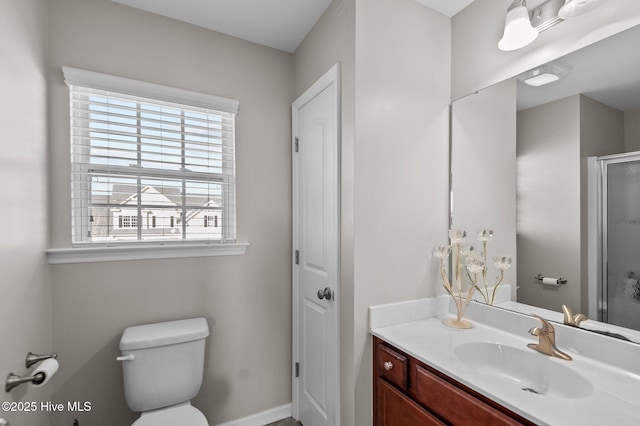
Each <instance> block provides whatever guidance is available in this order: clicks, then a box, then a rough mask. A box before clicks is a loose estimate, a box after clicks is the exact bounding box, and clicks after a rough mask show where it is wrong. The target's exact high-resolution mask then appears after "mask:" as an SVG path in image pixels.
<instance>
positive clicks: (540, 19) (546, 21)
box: [531, 0, 564, 33]
mask: <svg viewBox="0 0 640 426" xmlns="http://www.w3.org/2000/svg"><path fill="white" fill-rule="evenodd" d="M563 5H564V0H548V1H546V2H544V3H542V4H541V5H540V6H538V7H536V8H535V9H533V11H532V12H531V25H533V28H535V29H536V30H538V32H539V33H541V32H543V31H546V30H548V29H549V28H551V27H553V26H555V25H557V24H559V23H560V22H562V19H560V17H559V16H558V11H559V10H560V8H561V7H562V6H563Z"/></svg>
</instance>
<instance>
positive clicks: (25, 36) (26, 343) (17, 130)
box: [0, 0, 55, 426]
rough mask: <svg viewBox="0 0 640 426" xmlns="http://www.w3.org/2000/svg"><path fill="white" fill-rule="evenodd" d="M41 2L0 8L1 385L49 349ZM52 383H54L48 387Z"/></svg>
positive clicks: (26, 391) (34, 421) (34, 423)
mask: <svg viewBox="0 0 640 426" xmlns="http://www.w3.org/2000/svg"><path fill="white" fill-rule="evenodd" d="M46 13H47V2H46V1H44V0H6V1H3V2H1V3H0V52H2V53H0V57H1V58H2V59H0V93H1V94H2V102H0V125H1V127H2V138H1V139H0V144H1V145H2V149H1V150H0V152H2V156H1V157H0V165H1V167H0V176H1V178H0V180H1V181H2V182H3V185H2V189H1V190H0V196H1V197H2V200H3V203H4V207H3V208H2V210H1V213H0V223H2V224H3V233H2V239H0V271H2V272H1V274H2V279H1V280H0V347H1V349H0V377H1V378H2V380H3V382H2V383H4V378H5V377H6V376H7V375H8V374H9V373H11V372H13V373H16V374H20V375H24V374H25V373H27V369H26V368H25V365H24V360H25V357H26V355H27V353H28V352H29V351H34V352H41V353H48V352H50V351H51V350H52V343H51V278H50V271H49V266H48V264H47V259H46V256H45V254H44V251H45V249H46V248H47V246H48V244H49V242H48V236H49V224H48V218H49V210H48V208H47V206H48V202H47V104H46V99H47V98H46V95H47V89H46V78H45V73H46V50H47V49H46V47H47V42H46V40H47V38H46V37H47V15H46ZM53 380H54V381H55V378H54V379H53ZM54 386H55V382H50V383H49V384H48V385H47V386H45V387H42V388H39V389H35V388H33V387H32V386H30V385H22V386H20V387H19V388H16V389H14V390H12V391H11V392H10V393H5V392H4V386H3V387H2V391H1V392H2V398H0V399H1V400H2V401H23V402H30V401H34V402H38V403H39V401H49V400H50V397H51V390H52V389H53V387H54ZM0 418H5V419H7V420H9V421H11V424H13V425H21V426H42V425H46V424H48V419H47V414H46V413H43V412H41V411H38V412H36V413H5V412H2V411H0Z"/></svg>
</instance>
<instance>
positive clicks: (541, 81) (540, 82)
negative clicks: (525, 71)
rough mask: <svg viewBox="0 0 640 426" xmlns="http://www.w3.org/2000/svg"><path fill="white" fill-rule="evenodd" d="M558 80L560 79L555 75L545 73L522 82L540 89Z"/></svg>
mask: <svg viewBox="0 0 640 426" xmlns="http://www.w3.org/2000/svg"><path fill="white" fill-rule="evenodd" d="M558 80H560V77H558V76H557V75H555V74H551V73H547V72H545V73H542V74H538V75H536V76H535V77H531V78H528V79H526V80H525V81H524V82H525V83H526V84H528V85H529V86H534V87H540V86H544V85H545V84H549V83H553V82H554V81H558Z"/></svg>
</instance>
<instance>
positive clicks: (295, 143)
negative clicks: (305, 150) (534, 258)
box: [294, 136, 299, 152]
mask: <svg viewBox="0 0 640 426" xmlns="http://www.w3.org/2000/svg"><path fill="white" fill-rule="evenodd" d="M294 140H295V142H294V145H295V151H296V152H298V143H299V141H298V137H297V136H296V137H295V138H294Z"/></svg>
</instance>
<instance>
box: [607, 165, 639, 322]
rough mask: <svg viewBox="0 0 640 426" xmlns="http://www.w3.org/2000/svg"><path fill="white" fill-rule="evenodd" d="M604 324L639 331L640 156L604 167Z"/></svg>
mask: <svg viewBox="0 0 640 426" xmlns="http://www.w3.org/2000/svg"><path fill="white" fill-rule="evenodd" d="M604 172H605V173H604V175H605V176H606V178H605V180H606V182H604V183H605V196H604V197H603V202H604V204H605V205H604V206H602V207H603V213H604V216H605V217H604V218H603V219H604V224H605V226H604V229H603V231H604V235H603V239H604V241H603V242H604V244H605V247H606V252H605V253H606V256H605V261H606V263H605V265H606V266H605V268H603V272H604V277H603V278H604V279H605V281H604V285H603V287H602V292H603V295H602V296H603V299H604V300H605V301H606V304H605V305H604V306H606V310H605V311H604V312H603V320H604V321H605V322H608V323H611V324H615V325H620V326H623V327H628V328H633V329H636V330H640V154H637V155H633V156H622V158H616V159H612V160H609V161H606V162H605V164H604Z"/></svg>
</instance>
